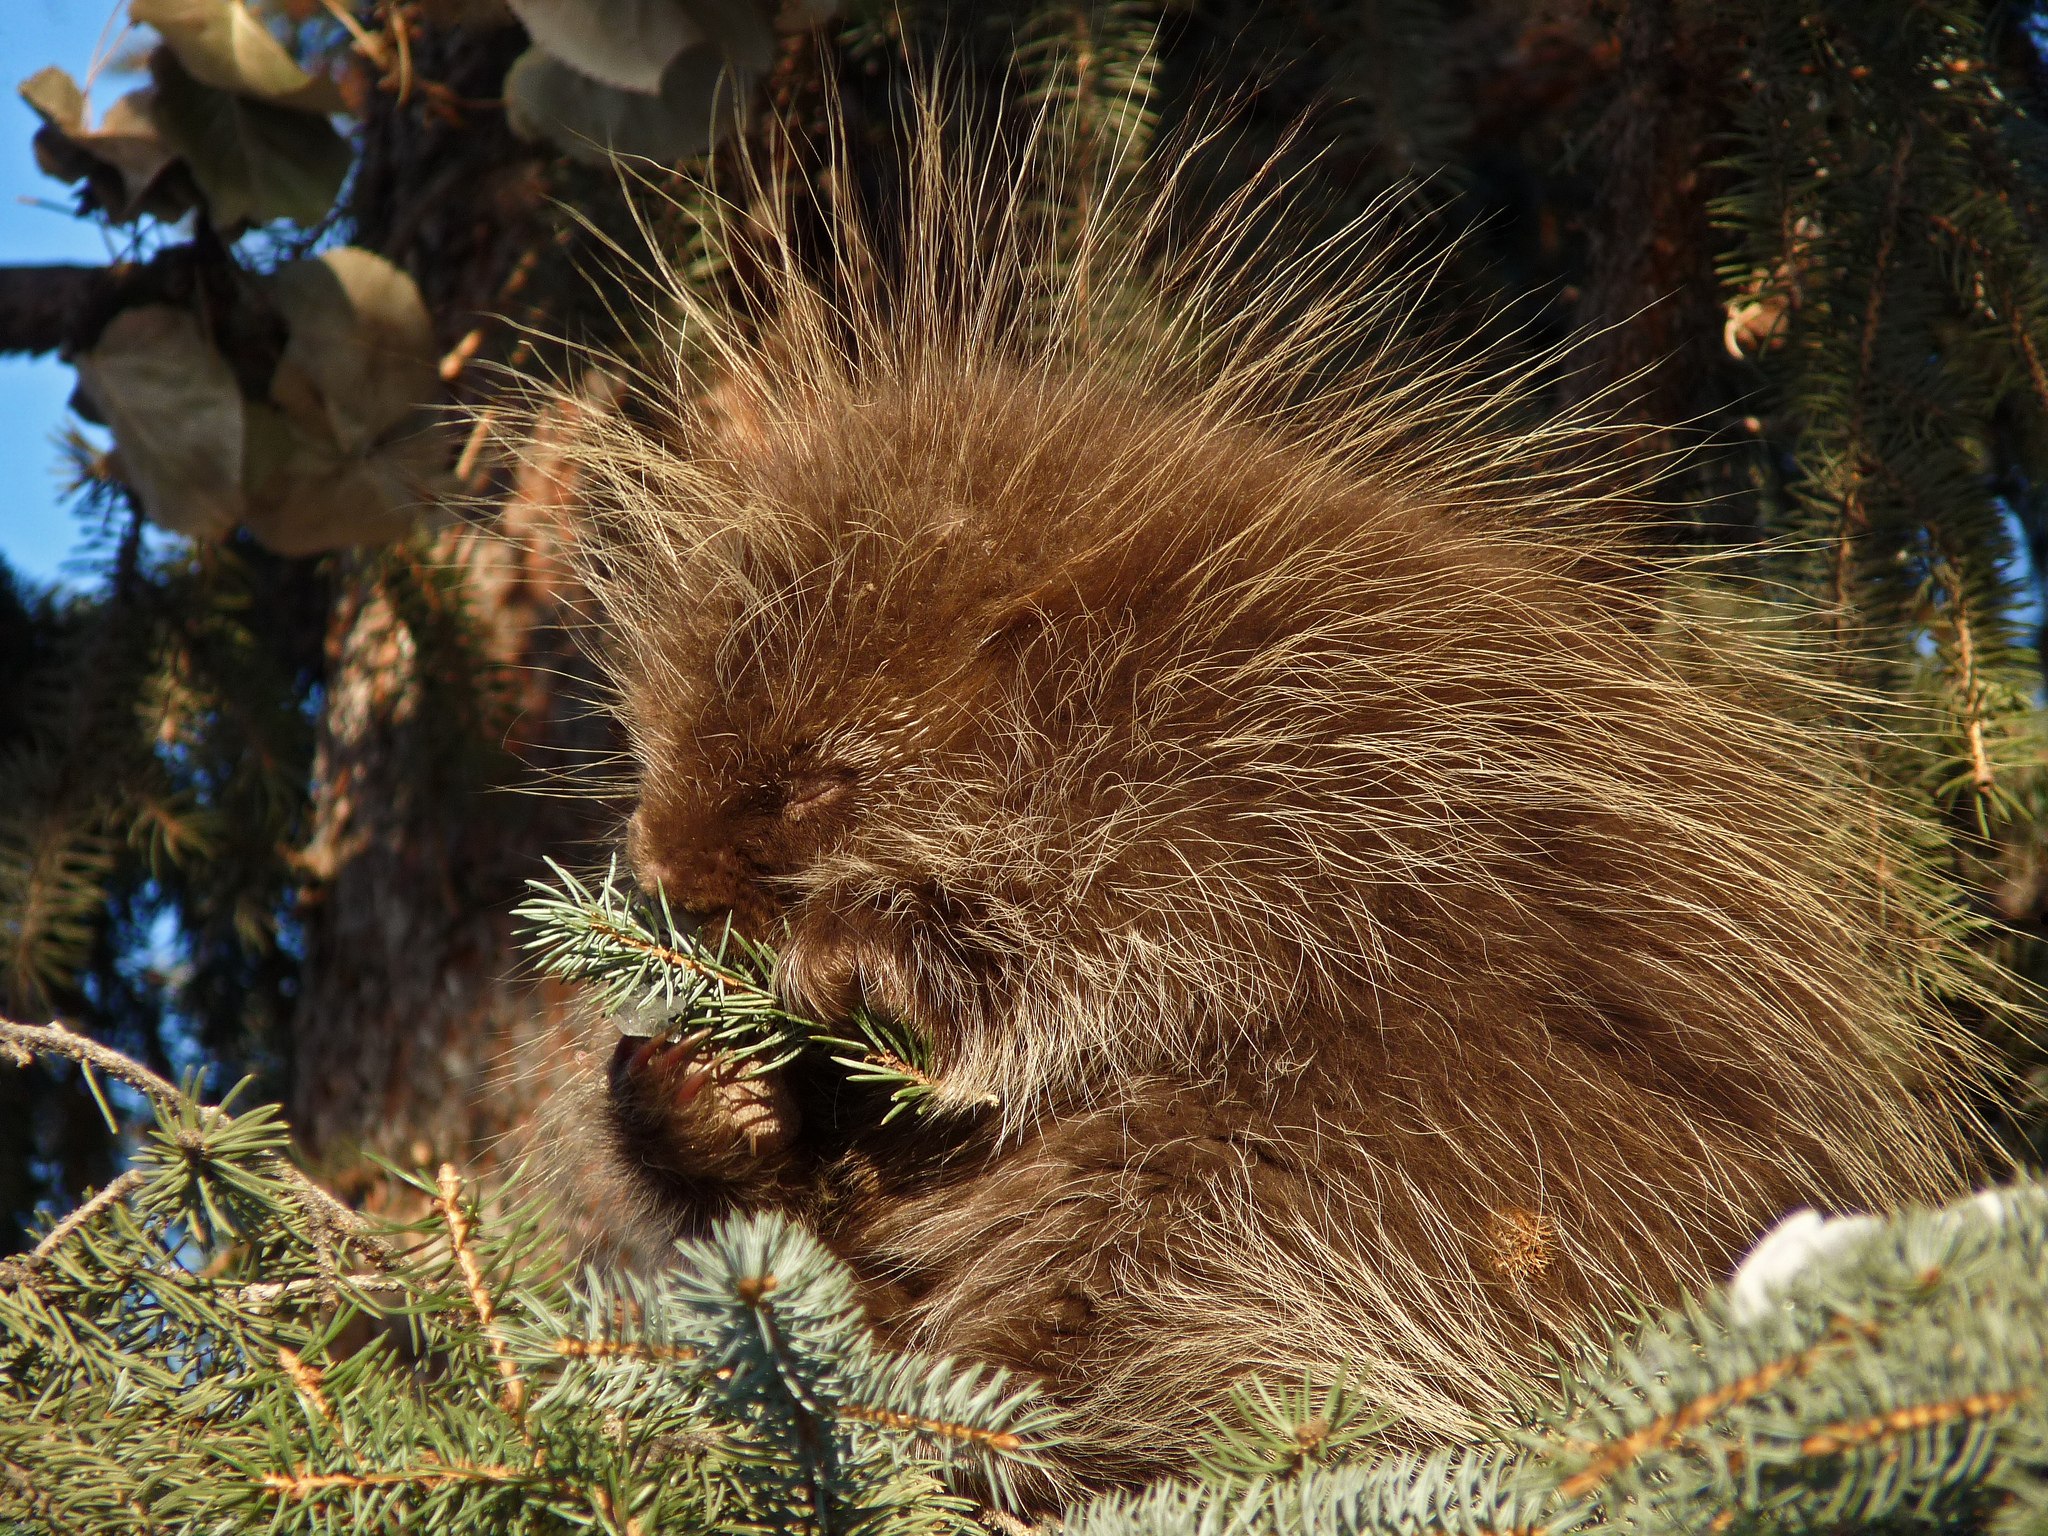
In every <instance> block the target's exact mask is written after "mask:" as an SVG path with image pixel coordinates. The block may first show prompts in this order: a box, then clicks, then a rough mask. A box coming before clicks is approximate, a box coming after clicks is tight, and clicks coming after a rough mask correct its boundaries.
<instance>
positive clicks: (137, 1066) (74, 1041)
mask: <svg viewBox="0 0 2048 1536" xmlns="http://www.w3.org/2000/svg"><path fill="white" fill-rule="evenodd" d="M0 1051H5V1052H6V1054H7V1055H8V1057H9V1058H10V1059H12V1061H13V1062H14V1064H15V1065H16V1066H17V1067H25V1066H27V1065H28V1064H29V1061H30V1059H31V1058H32V1057H33V1056H35V1055H44V1056H62V1057H64V1058H65V1059H66V1060H67V1061H75V1062H78V1063H79V1064H80V1065H82V1066H89V1067H97V1068H98V1069H99V1070H100V1071H102V1072H104V1073H106V1074H107V1076H109V1077H111V1078H113V1079H115V1080H116V1081H117V1082H123V1083H126V1084H127V1085H128V1086H129V1087H130V1088H133V1089H134V1090H135V1091H136V1092H138V1093H140V1094H142V1095H143V1096H144V1097H146V1098H148V1099H150V1100H151V1101H152V1102H154V1103H157V1104H161V1105H164V1106H166V1107H176V1106H177V1105H180V1104H182V1103H184V1102H185V1096H184V1095H183V1094H182V1093H180V1092H179V1091H178V1090H177V1088H176V1087H175V1086H173V1085H172V1084H171V1083H170V1082H168V1081H166V1080H165V1079H164V1078H161V1077H159V1076H157V1075H156V1073H154V1072H152V1071H150V1070H149V1068H147V1067H145V1066H144V1065H143V1064H142V1063H141V1062H139V1061H135V1060H133V1059H131V1058H130V1057H127V1056H124V1055H122V1054H121V1052H119V1051H117V1050H115V1049H114V1048H113V1047H112V1046H109V1045H101V1044H100V1043H99V1041H97V1040H94V1039H91V1038H89V1037H88V1036H85V1035H81V1034H79V1033H78V1032H77V1031H76V1030H70V1029H66V1028H65V1027H64V1026H63V1025H62V1024H60V1023H58V1022H57V1021H56V1020H54V1019H53V1020H51V1021H50V1022H49V1023H48V1024H16V1023H14V1022H13V1021H12V1020H10V1019H0ZM215 1113H218V1111H215Z"/></svg>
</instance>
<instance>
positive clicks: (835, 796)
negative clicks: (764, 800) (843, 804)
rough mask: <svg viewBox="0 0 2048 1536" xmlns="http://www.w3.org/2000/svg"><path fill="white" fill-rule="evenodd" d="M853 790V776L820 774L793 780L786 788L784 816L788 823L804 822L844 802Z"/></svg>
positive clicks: (783, 807) (784, 792)
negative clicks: (805, 819) (809, 817)
mask: <svg viewBox="0 0 2048 1536" xmlns="http://www.w3.org/2000/svg"><path fill="white" fill-rule="evenodd" d="M852 788H853V776H852V775H851V774H846V773H820V774H811V775H806V776H805V777H803V778H800V779H793V780H791V781H790V782H789V784H788V785H787V786H786V787H785V788H784V791H783V800H782V815H783V819H784V820H786V821H802V820H803V819H804V818H805V817H806V816H815V815H816V814H817V813H818V812H820V811H822V810H825V809H826V808H828V807H829V806H832V805H835V804H837V803H838V802H839V801H840V800H843V799H844V798H845V797H846V795H847V792H848V791H849V790H851V789H852Z"/></svg>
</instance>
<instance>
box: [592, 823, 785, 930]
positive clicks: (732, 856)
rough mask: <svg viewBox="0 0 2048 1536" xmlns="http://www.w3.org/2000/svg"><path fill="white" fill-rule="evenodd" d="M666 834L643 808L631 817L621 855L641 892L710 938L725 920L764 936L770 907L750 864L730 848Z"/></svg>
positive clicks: (771, 914) (772, 909) (771, 903)
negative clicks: (657, 897) (659, 898)
mask: <svg viewBox="0 0 2048 1536" xmlns="http://www.w3.org/2000/svg"><path fill="white" fill-rule="evenodd" d="M665 832H666V829H663V828H661V827H660V826H659V825H658V824H657V823H655V822H654V821H653V820H652V819H651V818H650V817H649V816H648V815H647V813H646V808H645V807H643V808H642V809H641V810H640V811H637V812H635V813H634V816H633V820H632V822H631V824H630V825H629V827H628V829H627V835H626V856H627V860H628V862H629V863H630V864H631V865H632V867H633V873H634V874H635V876H636V877H638V879H639V881H640V884H641V885H642V887H644V888H645V889H646V890H648V891H650V892H651V891H657V890H658V891H659V892H660V893H661V894H662V895H663V896H665V897H666V898H667V899H668V903H669V905H670V906H671V907H672V908H674V909H675V910H677V911H679V912H684V913H688V914H689V915H690V916H691V917H694V918H695V919H697V921H698V923H699V924H700V925H701V927H702V930H703V931H704V933H705V934H707V935H708V936H710V937H712V938H714V939H715V938H716V936H717V935H718V933H719V932H720V931H721V929H722V928H723V926H724V924H725V923H726V922H728V921H730V922H731V924H732V925H733V927H734V928H735V929H737V930H738V931H739V932H741V933H744V934H747V935H749V936H753V935H761V936H764V937H765V936H766V935H767V934H768V932H769V929H770V925H771V924H772V922H773V921H774V915H775V903H774V901H773V899H772V898H771V897H770V896H769V894H768V892H767V891H766V890H765V889H763V888H762V885H761V882H760V878H759V876H760V872H759V871H758V870H757V869H755V868H754V867H753V865H752V864H751V862H750V861H749V860H747V859H746V858H745V857H744V856H743V855H741V853H740V852H739V851H738V850H737V849H735V848H733V847H732V846H730V845H729V844H723V843H717V842H712V843H708V844H707V843H706V842H704V841H700V840H699V839H697V838H693V837H688V836H677V835H675V834H674V833H672V832H667V833H666V835H664V834H665Z"/></svg>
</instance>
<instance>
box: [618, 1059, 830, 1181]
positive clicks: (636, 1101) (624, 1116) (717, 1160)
mask: <svg viewBox="0 0 2048 1536" xmlns="http://www.w3.org/2000/svg"><path fill="white" fill-rule="evenodd" d="M747 1067H748V1064H747V1063H746V1062H745V1061H742V1060H738V1059H735V1058H734V1057H733V1056H731V1055H729V1054H727V1053H726V1052H724V1051H720V1050H717V1049H716V1048H714V1047H712V1046H711V1045H710V1032H709V1031H708V1030H699V1031H698V1032H696V1033H695V1034H691V1035H686V1036H684V1037H683V1038H682V1039H680V1040H666V1039H660V1038H653V1039H639V1038H636V1037H634V1036H631V1035H626V1036H622V1037H621V1038H620V1040H619V1043H618V1047H617V1048H616V1049H615V1050H614V1051H613V1052H612V1062H611V1070H610V1072H609V1074H608V1086H609V1088H610V1093H611V1108H612V1121H613V1125H614V1127H615V1129H616V1131H617V1133H618V1137H619V1140H620V1143H621V1146H622V1148H623V1150H624V1152H625V1154H626V1156H627V1159H628V1161H629V1162H630V1163H632V1164H633V1165H635V1166H637V1167H640V1168H644V1169H648V1170H651V1171H653V1172H655V1173H659V1174H665V1175H667V1176H669V1177H670V1178H672V1179H674V1180H676V1181H678V1182H680V1183H682V1184H683V1185H685V1186H687V1187H689V1188H692V1189H699V1190H701V1189H705V1188H706V1187H707V1186H713V1185H718V1184H745V1183H748V1182H750V1181H751V1180H752V1179H754V1178H756V1177H758V1176H759V1175H760V1174H762V1173H764V1172H766V1171H768V1169H769V1167H770V1166H771V1165H773V1164H774V1163H775V1161H776V1160H777V1158H778V1156H779V1154H781V1153H782V1152H783V1151H784V1150H785V1149H787V1148H788V1147H789V1145H790V1143H791V1142H793V1141H794V1140H795V1139H796V1133H797V1126H798V1116H797V1108H796V1104H795V1102H794V1100H792V1099H791V1097H790V1094H789V1090H788V1088H787V1087H785V1086H784V1084H783V1081H782V1077H781V1074H780V1073H778V1072H766V1073H759V1074H750V1073H749V1072H748V1070H747Z"/></svg>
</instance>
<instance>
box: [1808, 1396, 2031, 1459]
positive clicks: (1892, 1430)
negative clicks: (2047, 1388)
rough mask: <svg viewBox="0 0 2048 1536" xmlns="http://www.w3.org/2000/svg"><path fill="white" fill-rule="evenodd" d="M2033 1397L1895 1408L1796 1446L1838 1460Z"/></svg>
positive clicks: (1817, 1434)
mask: <svg viewBox="0 0 2048 1536" xmlns="http://www.w3.org/2000/svg"><path fill="white" fill-rule="evenodd" d="M2032 1395H2033V1394H2031V1393H2028V1392H1976V1393H1972V1394H1971V1395H1970V1396H1968V1397H1959V1398H1957V1399H1955V1400H1954V1401H1953V1402H1946V1403H1916V1404H1915V1405H1913V1406H1912V1407H1910V1408H1894V1409H1893V1410H1892V1411H1891V1412H1890V1413H1880V1414H1876V1415H1874V1416H1873V1417H1871V1418H1867V1419H1857V1420H1854V1421H1853V1422H1851V1423H1847V1424H1830V1425H1828V1426H1827V1427H1826V1428H1825V1429H1818V1430H1815V1431H1814V1432H1813V1433H1812V1434H1810V1435H1808V1436H1807V1437H1806V1438H1805V1439H1804V1440H1802V1441H1800V1442H1799V1449H1800V1451H1801V1452H1803V1453H1804V1454H1805V1455H1808V1456H1839V1455H1841V1454H1842V1452H1844V1451H1852V1450H1854V1449H1856V1447H1858V1446H1859V1445H1869V1444H1870V1443H1871V1442H1873V1441H1876V1440H1895V1439H1897V1438H1898V1437H1899V1436H1901V1435H1916V1434H1918V1433H1920V1431H1922V1430H1924V1429H1932V1428H1933V1427H1934V1426H1935V1425H1937V1424H1953V1423H1955V1422H1956V1421H1957V1420H1959V1419H1988V1418H1990V1417H1991V1416H1992V1415H1993V1414H1997V1413H2006V1412H2009V1411H2010V1410H2011V1409H2014V1408H2017V1407H2018V1406H2019V1405H2020V1404H2021V1403H2023V1402H2025V1401H2026V1400H2027V1399H2028V1398H2029V1397H2030V1396H2032Z"/></svg>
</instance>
